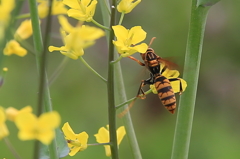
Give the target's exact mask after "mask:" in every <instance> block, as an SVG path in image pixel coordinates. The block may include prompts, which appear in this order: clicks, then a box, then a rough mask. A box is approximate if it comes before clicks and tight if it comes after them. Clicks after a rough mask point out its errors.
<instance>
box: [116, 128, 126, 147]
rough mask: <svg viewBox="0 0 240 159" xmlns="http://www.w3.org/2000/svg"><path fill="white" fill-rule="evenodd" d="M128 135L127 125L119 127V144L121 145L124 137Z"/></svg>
mask: <svg viewBox="0 0 240 159" xmlns="http://www.w3.org/2000/svg"><path fill="white" fill-rule="evenodd" d="M125 135H126V131H125V127H124V126H121V127H119V128H118V129H117V144H118V145H120V143H121V141H122V139H123V137H124V136H125Z"/></svg>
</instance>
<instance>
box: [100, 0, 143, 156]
mask: <svg viewBox="0 0 240 159" xmlns="http://www.w3.org/2000/svg"><path fill="white" fill-rule="evenodd" d="M99 3H100V6H101V11H102V15H103V22H104V25H105V26H110V24H109V22H110V20H109V15H108V13H107V11H106V10H107V9H106V8H105V7H106V6H107V7H108V8H110V4H108V5H106V4H105V3H106V0H104V1H103V0H102V1H99ZM106 35H109V32H106ZM106 37H107V41H108V43H109V44H110V45H111V42H109V41H112V39H109V38H108V37H109V36H106ZM118 56H119V55H118V54H117V53H115V57H117V58H118ZM113 66H114V67H115V69H116V71H115V75H116V81H115V85H116V98H117V99H118V101H119V102H120V103H123V102H125V101H127V97H126V91H125V88H124V83H123V77H122V69H121V64H120V62H118V63H116V64H115V65H113ZM127 108H128V105H125V106H124V108H123V110H125V109H127ZM123 122H124V125H125V129H126V134H127V136H128V141H129V144H130V148H131V152H132V154H133V158H134V159H141V158H142V157H141V152H140V149H139V146H138V142H137V139H136V135H135V132H134V128H133V124H132V120H131V115H130V112H128V113H127V114H126V115H125V116H124V118H123Z"/></svg>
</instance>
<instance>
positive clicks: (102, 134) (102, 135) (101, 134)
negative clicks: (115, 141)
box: [94, 127, 109, 143]
mask: <svg viewBox="0 0 240 159" xmlns="http://www.w3.org/2000/svg"><path fill="white" fill-rule="evenodd" d="M94 136H95V137H96V140H97V142H98V143H107V142H109V131H108V130H107V129H106V128H105V127H101V128H100V129H99V130H98V133H97V134H95V135H94Z"/></svg>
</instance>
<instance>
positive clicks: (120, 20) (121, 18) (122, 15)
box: [118, 12, 125, 25]
mask: <svg viewBox="0 0 240 159" xmlns="http://www.w3.org/2000/svg"><path fill="white" fill-rule="evenodd" d="M124 15H125V13H123V12H122V14H121V17H120V19H119V22H118V25H121V24H122V21H123V18H124Z"/></svg>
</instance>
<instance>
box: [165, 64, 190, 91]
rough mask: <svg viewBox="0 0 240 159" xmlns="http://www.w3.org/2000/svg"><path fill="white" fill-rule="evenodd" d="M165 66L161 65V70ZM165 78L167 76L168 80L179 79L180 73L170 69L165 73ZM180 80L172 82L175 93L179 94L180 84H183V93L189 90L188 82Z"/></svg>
mask: <svg viewBox="0 0 240 159" xmlns="http://www.w3.org/2000/svg"><path fill="white" fill-rule="evenodd" d="M163 67H164V64H162V63H161V70H162V69H163ZM162 75H163V76H165V77H166V78H167V79H173V78H178V77H179V75H180V73H179V72H178V71H177V70H170V69H168V68H167V69H166V70H165V71H164V72H163V73H162ZM178 79H179V80H176V81H171V86H172V88H173V91H174V93H178V92H180V82H181V84H182V92H184V91H185V89H186V88H187V82H186V81H185V80H184V79H182V78H178Z"/></svg>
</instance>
